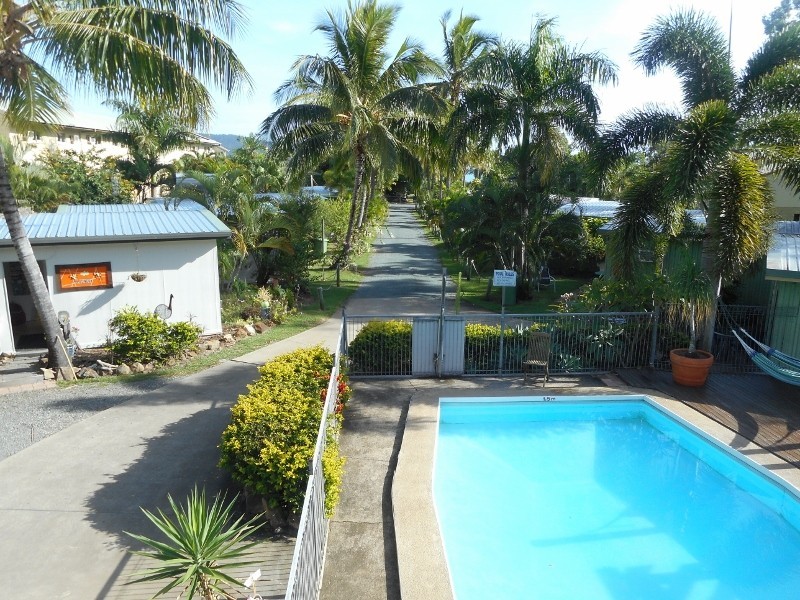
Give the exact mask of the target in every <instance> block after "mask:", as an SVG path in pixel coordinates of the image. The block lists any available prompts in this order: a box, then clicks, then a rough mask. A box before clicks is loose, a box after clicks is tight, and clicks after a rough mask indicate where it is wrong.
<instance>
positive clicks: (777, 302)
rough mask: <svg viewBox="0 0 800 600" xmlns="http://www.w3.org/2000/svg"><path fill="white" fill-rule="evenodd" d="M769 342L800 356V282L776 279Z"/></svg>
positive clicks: (781, 349)
mask: <svg viewBox="0 0 800 600" xmlns="http://www.w3.org/2000/svg"><path fill="white" fill-rule="evenodd" d="M774 286H775V296H774V302H773V304H772V310H771V311H770V312H771V316H772V319H771V327H770V334H769V341H768V344H769V345H770V346H772V347H773V348H775V349H777V350H780V351H781V352H785V353H786V354H791V355H792V356H797V357H800V283H797V282H791V281H775V282H774Z"/></svg>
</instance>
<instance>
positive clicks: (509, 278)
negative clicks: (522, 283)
mask: <svg viewBox="0 0 800 600" xmlns="http://www.w3.org/2000/svg"><path fill="white" fill-rule="evenodd" d="M492 285H494V286H497V287H501V286H507V287H517V272H516V271H512V270H511V269H495V270H494V279H493V280H492Z"/></svg>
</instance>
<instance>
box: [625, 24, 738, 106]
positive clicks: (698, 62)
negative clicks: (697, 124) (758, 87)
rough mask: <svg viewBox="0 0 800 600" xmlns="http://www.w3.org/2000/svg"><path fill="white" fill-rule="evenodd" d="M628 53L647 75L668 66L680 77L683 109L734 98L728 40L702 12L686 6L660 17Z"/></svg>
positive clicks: (733, 81) (733, 77)
mask: <svg viewBox="0 0 800 600" xmlns="http://www.w3.org/2000/svg"><path fill="white" fill-rule="evenodd" d="M631 55H632V57H633V60H634V62H635V63H637V64H638V65H639V66H641V67H642V68H643V69H644V70H645V72H646V73H647V74H648V75H652V74H654V73H657V72H658V71H659V70H661V69H662V68H664V67H670V68H672V69H673V70H674V71H675V73H676V74H677V76H678V78H679V79H680V80H681V88H682V90H683V101H684V105H685V106H686V107H687V108H690V107H693V106H697V105H699V104H702V103H703V102H707V101H709V100H724V101H731V100H733V98H734V88H735V75H734V73H733V69H732V67H731V65H730V62H729V60H728V42H727V40H726V38H725V36H724V34H723V33H722V31H720V29H719V26H718V25H717V23H716V21H715V20H714V19H713V18H711V17H710V16H708V15H706V14H703V13H700V12H697V11H695V10H693V9H689V10H683V11H678V12H674V13H672V14H670V15H669V16H666V17H660V18H659V19H657V20H656V22H655V23H654V24H653V25H651V26H650V27H649V28H648V29H647V30H646V31H645V32H644V34H642V37H641V39H640V40H639V43H638V44H637V46H636V48H635V49H634V51H633V52H632V53H631Z"/></svg>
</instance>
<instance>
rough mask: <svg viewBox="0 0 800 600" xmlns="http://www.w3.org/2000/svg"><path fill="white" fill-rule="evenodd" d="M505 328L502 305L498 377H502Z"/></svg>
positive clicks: (503, 306) (504, 309)
mask: <svg viewBox="0 0 800 600" xmlns="http://www.w3.org/2000/svg"><path fill="white" fill-rule="evenodd" d="M500 289H501V292H500V293H501V294H502V289H503V288H500ZM505 327H506V307H505V305H502V306H501V307H500V352H499V359H498V365H497V374H498V375H502V374H503V342H504V341H505V340H504V338H505Z"/></svg>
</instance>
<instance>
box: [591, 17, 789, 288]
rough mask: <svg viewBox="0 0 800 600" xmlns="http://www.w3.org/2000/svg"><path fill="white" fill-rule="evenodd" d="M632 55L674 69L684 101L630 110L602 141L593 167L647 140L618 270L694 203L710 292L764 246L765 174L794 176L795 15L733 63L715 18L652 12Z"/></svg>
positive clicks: (627, 209)
mask: <svg viewBox="0 0 800 600" xmlns="http://www.w3.org/2000/svg"><path fill="white" fill-rule="evenodd" d="M633 57H634V59H635V61H636V62H637V63H638V64H639V65H640V66H642V67H643V68H644V69H645V71H646V72H647V73H648V74H652V73H655V72H656V71H658V70H660V69H662V68H664V67H670V68H672V69H673V70H674V71H675V73H676V74H677V75H678V77H679V79H680V82H681V88H682V90H683V107H684V110H683V111H681V112H673V111H668V110H664V109H662V108H659V107H657V106H647V107H645V108H644V109H641V110H637V111H634V112H631V113H629V114H627V115H624V116H623V117H622V118H621V119H620V120H619V121H618V122H617V123H616V124H614V125H613V126H612V127H611V128H610V129H609V130H608V131H607V132H605V134H604V135H603V138H602V140H601V143H600V144H599V152H598V153H597V159H598V165H599V167H600V169H601V170H602V169H605V168H608V167H610V166H613V165H614V164H615V163H616V162H617V161H618V160H619V159H620V158H623V157H625V156H626V155H628V154H630V153H631V152H637V151H641V150H642V149H646V150H649V151H650V152H651V155H650V156H651V161H650V165H649V166H648V168H647V169H646V170H645V171H644V172H643V173H641V174H640V175H639V176H638V177H637V178H636V179H635V181H634V182H633V184H632V185H631V186H630V187H629V188H628V189H627V190H626V191H625V193H624V195H623V200H624V205H623V207H622V209H621V211H620V213H619V215H618V219H617V220H618V228H617V232H616V236H615V238H616V239H615V244H614V246H615V248H616V251H617V252H618V254H619V255H620V258H621V260H620V261H619V265H620V268H621V269H620V271H621V272H620V274H621V275H623V276H625V277H633V275H634V273H635V272H636V253H637V251H638V249H639V248H641V247H642V245H643V244H647V243H651V242H652V241H653V239H654V237H655V236H657V235H667V236H670V235H675V234H677V233H678V232H679V231H680V229H681V226H682V223H683V222H684V219H683V218H682V217H683V215H684V210H685V209H686V208H694V207H699V208H701V209H702V210H703V211H704V212H705V214H706V216H707V223H708V224H707V227H706V231H705V239H704V262H705V266H706V270H707V272H708V273H709V275H710V276H711V279H712V281H713V288H714V290H713V291H714V292H715V294H718V293H719V290H720V286H721V283H722V281H723V280H728V279H731V278H733V277H735V276H736V275H738V274H740V273H741V272H742V271H743V270H744V269H746V268H747V267H748V266H749V265H750V264H751V263H752V262H753V261H754V260H756V259H757V258H759V257H761V256H763V255H764V253H765V251H766V249H767V247H768V243H769V236H770V230H771V224H772V219H773V217H772V211H771V192H770V187H769V185H768V182H767V179H766V177H765V175H766V174H769V173H773V174H776V175H777V176H778V177H781V178H782V179H783V180H784V181H785V182H787V183H788V184H790V185H792V186H795V187H800V93H798V92H799V91H800V68H799V67H800V62H798V59H800V24H793V25H790V26H788V27H787V28H785V29H783V30H782V31H781V32H779V33H777V34H775V35H774V36H772V37H771V38H769V39H768V40H767V41H766V42H765V43H764V44H763V46H762V47H761V48H760V49H759V50H758V52H756V53H755V54H754V55H753V56H752V57H751V58H750V60H749V61H748V63H747V66H746V67H745V69H744V71H743V72H742V73H738V74H737V73H736V72H735V70H734V68H733V66H732V65H731V63H730V56H729V53H728V40H727V39H726V38H725V36H724V34H723V33H722V32H721V31H720V29H719V27H718V25H717V24H716V22H715V21H713V20H712V19H711V18H710V17H708V16H707V15H704V14H702V13H699V12H695V11H693V10H687V11H681V12H676V13H673V14H671V15H670V16H667V17H662V18H659V19H658V20H657V21H656V22H655V23H654V24H653V25H652V26H651V27H650V28H649V29H647V30H646V31H645V32H644V34H643V35H642V38H641V40H640V42H639V44H638V45H637V47H636V49H635V50H634V52H633ZM654 224H655V225H656V226H655V227H654Z"/></svg>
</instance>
